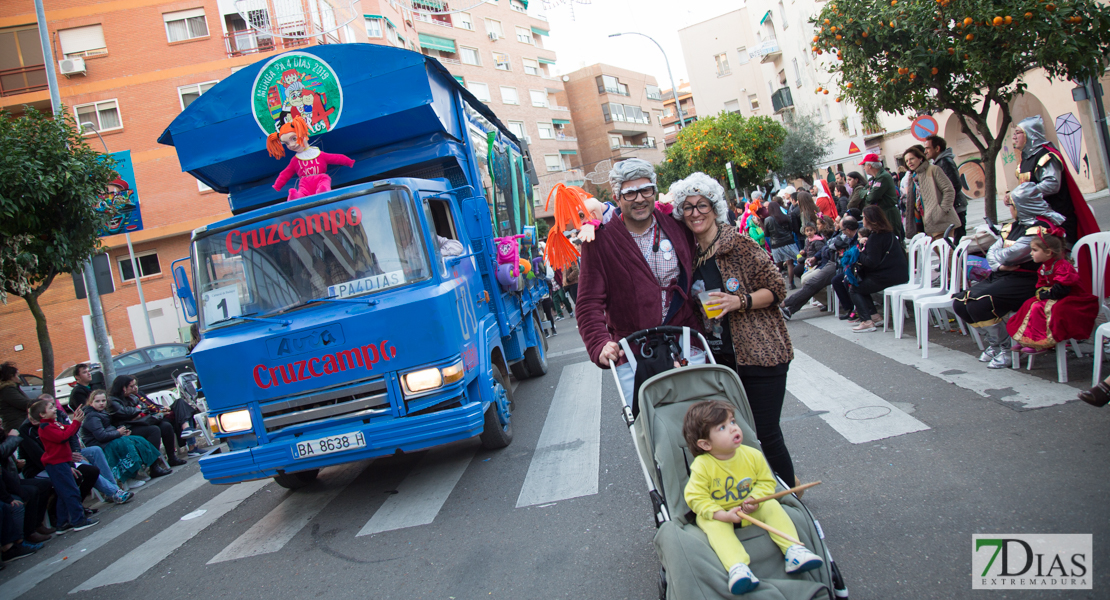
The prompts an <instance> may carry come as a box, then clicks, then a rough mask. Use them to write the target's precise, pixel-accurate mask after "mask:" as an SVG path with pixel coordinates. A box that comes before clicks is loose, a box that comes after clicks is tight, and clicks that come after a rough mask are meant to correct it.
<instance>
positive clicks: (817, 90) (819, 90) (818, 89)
mask: <svg viewBox="0 0 1110 600" xmlns="http://www.w3.org/2000/svg"><path fill="white" fill-rule="evenodd" d="M814 91H815V92H817V93H818V94H820V93H821V86H817V89H816V90H814Z"/></svg>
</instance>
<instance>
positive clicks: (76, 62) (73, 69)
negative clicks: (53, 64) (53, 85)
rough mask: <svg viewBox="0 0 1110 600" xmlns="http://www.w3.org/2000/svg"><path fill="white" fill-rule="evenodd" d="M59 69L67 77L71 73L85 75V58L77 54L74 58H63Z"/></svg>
mask: <svg viewBox="0 0 1110 600" xmlns="http://www.w3.org/2000/svg"><path fill="white" fill-rule="evenodd" d="M58 70H59V71H61V73H62V75H65V76H66V77H69V76H70V75H84V74H85V59H83V58H80V57H76V56H75V57H73V58H63V59H62V60H59V61H58Z"/></svg>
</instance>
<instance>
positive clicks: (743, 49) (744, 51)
mask: <svg viewBox="0 0 1110 600" xmlns="http://www.w3.org/2000/svg"><path fill="white" fill-rule="evenodd" d="M751 59H752V57H751V56H750V55H749V54H748V47H747V46H740V47H739V48H737V49H736V62H737V63H738V64H741V65H746V64H748V61H750V60H751Z"/></svg>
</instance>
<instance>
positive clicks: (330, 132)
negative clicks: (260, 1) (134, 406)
mask: <svg viewBox="0 0 1110 600" xmlns="http://www.w3.org/2000/svg"><path fill="white" fill-rule="evenodd" d="M293 117H298V118H300V119H302V120H303V122H304V123H305V125H306V126H307V131H308V133H309V135H310V144H311V146H313V147H314V148H316V149H318V150H319V151H320V152H324V153H327V154H328V155H343V156H344V157H347V158H349V159H351V160H353V161H354V164H353V166H350V167H347V166H332V167H328V168H327V174H328V175H329V176H330V179H331V188H332V189H331V190H330V191H322V192H319V193H312V194H310V195H307V196H304V197H300V198H296V199H293V200H288V199H287V198H288V197H289V194H288V193H287V191H286V190H287V189H288V188H284V189H281V190H278V189H275V188H274V187H273V185H274V180H275V178H276V177H277V175H278V174H279V172H281V171H282V170H283V169H284V168H285V167H286V164H287V163H288V160H287V159H288V158H290V157H286V159H285V160H283V159H279V160H275V159H274V158H273V156H272V155H271V154H268V152H267V138H268V137H271V136H272V135H273V134H278V133H280V131H282V129H281V128H282V125H283V124H287V123H291V122H292V121H293V120H294V119H293ZM159 142H161V143H163V144H167V145H172V146H173V147H175V149H176V151H177V155H178V158H179V160H180V163H181V167H182V170H183V171H186V172H188V173H191V174H192V175H194V176H195V177H196V178H197V179H198V180H200V181H201V182H202V183H204V184H205V185H207V186H209V187H211V188H213V189H214V190H217V191H219V192H224V193H228V194H229V195H228V202H229V204H230V207H231V212H232V215H233V216H232V217H231V218H228V219H226V220H222V221H219V222H216V223H212V224H210V225H207V226H204V227H200V228H198V229H196V230H195V231H193V233H192V241H191V250H190V256H189V257H188V259H181V260H179V261H176V262H175V264H174V265H173V267H172V271H173V274H174V280H175V288H176V293H177V295H178V296H179V297H180V299H181V305H182V306H183V310H184V311H185V313H186V317H187V318H189V319H192V320H195V321H196V322H197V324H198V329H199V331H200V341H199V343H198V344H197V345H196V347H195V348H194V349H193V351H192V357H193V362H194V364H195V366H196V370H197V373H198V375H199V376H200V380H201V383H202V384H203V392H204V395H205V399H206V402H207V406H208V410H209V421H208V422H209V424H210V425H211V426H212V428H213V430H214V433H215V434H216V435H217V436H218V437H219V438H220V439H221V440H222V441H224V442H226V443H227V451H226V452H223V453H220V454H213V455H209V456H207V457H204V458H202V459H201V461H200V466H201V471H202V473H203V474H204V477H205V478H206V479H207V480H209V481H211V482H213V483H217V484H231V483H237V482H241V481H248V480H253V479H262V478H269V477H273V478H274V479H275V480H276V481H277V482H278V483H279V484H281V485H282V486H284V487H287V488H297V487H301V486H304V485H307V484H308V483H310V482H312V481H313V480H314V479H315V478H316V475H317V473H318V472H319V470H320V469H321V468H324V467H327V466H331V465H336V464H341V463H347V462H352V461H357V460H362V459H366V458H373V457H380V456H386V455H392V454H396V453H401V452H411V451H417V450H422V449H425V448H430V447H433V446H439V445H442V444H447V443H450V442H453V441H456V440H461V439H465V438H471V437H475V436H478V437H479V438H480V439H481V443H482V445H483V446H484V447H486V448H502V447H505V446H507V445H508V444H509V443H510V442H511V441H512V408H513V401H512V389H511V387H510V382H509V375H510V373H512V374H513V376H515V377H516V378H518V379H521V378H525V377H536V376H541V375H543V374H544V373H545V372H546V371H547V356H546V350H547V349H546V341H545V336H544V333H543V329H542V321H541V317H540V312H539V311H538V310H537V309H538V307H539V304H540V302H541V299H542V298H543V296H544V294H545V293H546V292H547V287H546V284H545V283H544V282H543V281H542V279H541V278H532V277H528V276H527V275H526V271H527V264H519V265H506V264H498V261H499V256H500V255H499V252H498V250H499V248H500V249H501V250H502V251H503V253H504V254H505V255H513V252H512V251H513V250H517V249H516V248H515V247H513V244H516V243H517V240H519V243H520V247H519V250H518V251H519V252H520V253H521V254H522V255H523V256H524V257H525V258H527V257H532V256H533V255H535V242H536V239H535V228H534V226H533V223H534V219H535V215H534V214H533V211H534V208H533V193H532V186H533V183H534V182H535V171H534V169H533V168H532V165H531V159H530V156H529V155H528V151H527V146H526V144H524V143H523V142H522V140H519V139H518V138H517V137H516V136H514V135H513V134H512V132H511V131H510V130H509V129H508V128H506V127H505V126H504V125H503V124H502V123H501V122H500V121H499V120H498V119H497V117H496V116H495V115H494V114H493V113H492V112H491V111H490V110H489V109H488V108H487V107H486V106H485V105H484V104H483V103H482V102H481V101H479V100H478V99H477V98H475V97H474V96H473V95H472V94H470V92H469V91H467V90H466V88H464V87H463V86H462V85H461V84H460V83H459V82H458V81H457V80H456V79H455V78H454V77H453V76H452V75H451V74H450V73H449V72H448V71H447V70H446V69H445V68H444V67H443V66H442V65H441V64H440V63H439V62H438V61H436V60H435V59H432V58H429V57H426V56H424V55H421V54H419V53H416V52H411V51H407V50H402V49H397V48H391V47H385V46H377V45H370V44H342V45H321V46H314V47H308V48H305V49H302V50H298V51H293V52H287V53H284V54H280V55H277V56H275V57H273V58H271V59H269V60H266V61H260V62H258V63H255V64H253V65H250V66H247V67H245V68H243V69H241V70H240V71H238V72H236V73H234V74H232V75H231V76H230V77H228V78H227V79H225V80H224V81H222V82H220V83H219V84H217V85H216V86H215V87H213V88H212V89H210V90H208V91H207V92H205V93H204V95H202V96H201V97H200V98H199V99H197V100H195V101H194V102H193V103H192V104H190V105H189V106H188V107H187V108H186V109H185V110H184V111H183V112H182V113H181V114H180V115H179V116H178V117H177V118H176V119H174V120H173V122H172V123H171V124H170V125H169V127H168V128H167V129H166V130H165V132H164V133H163V134H162V135H161V136H160V137H159ZM291 148H292V147H291ZM306 152H309V154H304V153H300V152H298V153H297V154H296V156H297V157H302V156H310V155H311V151H306ZM293 185H294V186H296V185H297V182H296V180H294V181H293ZM295 195H296V194H294V196H295ZM460 245H461V252H460V251H459V246H460ZM452 247H453V248H454V251H453V252H448V251H447V250H446V249H448V248H452ZM514 260H515V259H514ZM190 266H191V268H187V267H190ZM499 267H500V269H501V272H500V273H499ZM499 275H500V278H499ZM194 292H195V293H194Z"/></svg>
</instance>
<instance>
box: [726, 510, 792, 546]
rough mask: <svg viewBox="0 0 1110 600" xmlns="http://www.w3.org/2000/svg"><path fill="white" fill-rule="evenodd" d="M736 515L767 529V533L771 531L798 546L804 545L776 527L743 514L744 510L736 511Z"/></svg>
mask: <svg viewBox="0 0 1110 600" xmlns="http://www.w3.org/2000/svg"><path fill="white" fill-rule="evenodd" d="M736 516H738V517H740V518H741V519H744V520H745V521H747V522H749V523H751V524H752V525H755V526H756V527H759V528H761V529H763V530H765V531H767V533H773V534H775V535H780V536H782V537H784V538H786V539H788V540H790V541H791V542H794V543H795V544H797V545H799V546H804V545H805V544H803V543H801V542H799V541H798V540H796V539H794V538H793V537H791V536H789V535H786V534H785V533H783V532H781V531H779V530H778V529H775V528H774V527H771V526H770V525H768V524H766V523H764V522H763V521H760V520H759V519H755V518H752V517H750V516H748V515H746V514H744V511H742V510H738V511H736Z"/></svg>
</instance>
